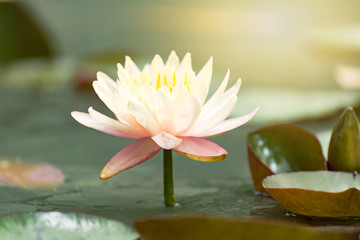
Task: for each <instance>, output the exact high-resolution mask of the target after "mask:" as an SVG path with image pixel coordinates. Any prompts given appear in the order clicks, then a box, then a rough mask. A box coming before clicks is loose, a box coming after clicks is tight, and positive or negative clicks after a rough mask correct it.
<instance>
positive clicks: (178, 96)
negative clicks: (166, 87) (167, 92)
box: [172, 81, 190, 109]
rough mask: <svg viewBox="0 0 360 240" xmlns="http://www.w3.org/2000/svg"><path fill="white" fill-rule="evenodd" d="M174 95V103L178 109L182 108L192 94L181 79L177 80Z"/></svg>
mask: <svg viewBox="0 0 360 240" xmlns="http://www.w3.org/2000/svg"><path fill="white" fill-rule="evenodd" d="M172 95H173V98H174V103H175V104H176V105H177V107H178V109H180V108H182V106H183V105H184V104H185V103H186V101H187V99H188V98H189V96H190V95H189V92H188V90H187V88H186V87H185V85H184V83H183V82H181V81H177V82H176V84H175V86H174V89H173V91H172Z"/></svg>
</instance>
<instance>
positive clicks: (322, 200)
mask: <svg viewBox="0 0 360 240" xmlns="http://www.w3.org/2000/svg"><path fill="white" fill-rule="evenodd" d="M263 186H264V188H265V189H266V190H267V191H268V193H269V194H270V195H271V196H272V197H273V198H274V199H275V200H277V201H278V202H279V203H280V204H281V205H282V206H284V207H285V208H286V209H288V210H289V211H291V212H293V213H295V214H299V215H305V216H313V217H333V218H346V217H360V176H359V175H358V174H352V173H346V172H334V171H314V172H294V173H283V174H277V175H273V176H269V177H267V178H265V179H264V181H263Z"/></svg>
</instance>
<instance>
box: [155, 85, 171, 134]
mask: <svg viewBox="0 0 360 240" xmlns="http://www.w3.org/2000/svg"><path fill="white" fill-rule="evenodd" d="M150 104H152V107H153V110H154V111H153V113H154V115H155V116H156V119H157V120H158V122H159V124H160V126H161V129H162V130H163V131H166V132H171V133H172V130H173V120H174V118H175V116H176V115H175V116H174V114H176V112H175V113H174V112H173V110H174V107H176V106H175V105H174V103H173V99H172V96H171V94H170V92H169V91H166V88H164V87H161V88H160V89H159V90H158V91H157V92H156V94H155V97H154V102H152V103H150Z"/></svg>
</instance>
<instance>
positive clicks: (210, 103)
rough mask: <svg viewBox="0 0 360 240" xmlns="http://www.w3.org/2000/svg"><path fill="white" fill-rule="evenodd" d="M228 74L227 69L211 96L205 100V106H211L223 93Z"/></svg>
mask: <svg viewBox="0 0 360 240" xmlns="http://www.w3.org/2000/svg"><path fill="white" fill-rule="evenodd" d="M229 76H230V70H229V69H228V71H227V73H226V75H225V78H224V80H223V81H222V82H221V84H220V86H219V87H218V89H217V90H216V91H215V93H214V94H213V95H212V96H211V98H210V99H209V100H208V101H207V102H206V104H205V106H204V108H205V107H207V108H212V107H213V106H214V104H216V103H217V101H218V100H219V99H220V97H221V95H222V94H223V93H224V91H225V89H226V86H227V84H228V82H229Z"/></svg>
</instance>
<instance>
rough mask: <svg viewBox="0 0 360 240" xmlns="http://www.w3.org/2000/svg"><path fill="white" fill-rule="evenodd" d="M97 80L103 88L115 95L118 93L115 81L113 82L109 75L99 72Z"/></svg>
mask: <svg viewBox="0 0 360 240" xmlns="http://www.w3.org/2000/svg"><path fill="white" fill-rule="evenodd" d="M96 75H97V79H98V81H99V83H101V85H102V86H104V87H105V88H106V89H107V90H108V91H110V92H112V93H114V92H116V91H117V85H116V82H115V81H114V80H112V79H111V78H110V77H109V76H108V75H106V74H105V73H103V72H97V74H96Z"/></svg>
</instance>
